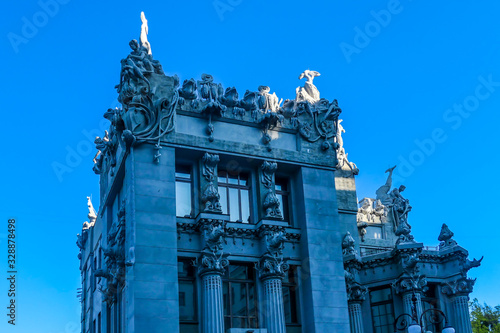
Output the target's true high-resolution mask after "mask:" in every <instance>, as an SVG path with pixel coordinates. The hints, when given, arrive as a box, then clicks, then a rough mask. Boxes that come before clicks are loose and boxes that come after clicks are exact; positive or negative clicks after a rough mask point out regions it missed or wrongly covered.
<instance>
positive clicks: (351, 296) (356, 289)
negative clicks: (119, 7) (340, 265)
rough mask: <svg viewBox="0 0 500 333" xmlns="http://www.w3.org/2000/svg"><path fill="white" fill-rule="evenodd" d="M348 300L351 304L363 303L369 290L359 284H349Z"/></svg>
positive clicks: (347, 286) (347, 287)
mask: <svg viewBox="0 0 500 333" xmlns="http://www.w3.org/2000/svg"><path fill="white" fill-rule="evenodd" d="M346 289H347V300H348V301H349V302H363V301H364V300H365V299H366V294H367V293H368V288H366V287H363V286H362V285H361V284H359V283H357V282H352V283H347V285H346Z"/></svg>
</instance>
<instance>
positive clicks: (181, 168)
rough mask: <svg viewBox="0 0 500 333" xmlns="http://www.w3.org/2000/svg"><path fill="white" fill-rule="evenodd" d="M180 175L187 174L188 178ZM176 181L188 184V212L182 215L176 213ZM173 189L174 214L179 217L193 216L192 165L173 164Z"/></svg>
mask: <svg viewBox="0 0 500 333" xmlns="http://www.w3.org/2000/svg"><path fill="white" fill-rule="evenodd" d="M181 174H182V175H187V174H189V178H187V177H183V176H181ZM177 183H187V184H189V201H190V202H189V206H190V208H191V209H190V213H189V214H186V215H184V216H179V215H177V199H178V198H177ZM175 191H176V196H175V216H176V217H180V218H193V213H194V210H193V204H194V200H193V193H194V191H193V167H192V165H186V164H176V165H175Z"/></svg>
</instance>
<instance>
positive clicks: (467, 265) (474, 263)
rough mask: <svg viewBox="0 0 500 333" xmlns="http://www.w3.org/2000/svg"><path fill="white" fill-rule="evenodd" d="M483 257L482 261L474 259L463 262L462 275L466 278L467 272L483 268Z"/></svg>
mask: <svg viewBox="0 0 500 333" xmlns="http://www.w3.org/2000/svg"><path fill="white" fill-rule="evenodd" d="M483 258H484V256H483V257H481V259H479V260H477V259H476V258H474V259H473V260H468V259H466V260H465V261H463V262H462V274H463V275H464V276H466V275H467V272H468V271H470V270H471V269H472V268H476V267H479V266H481V261H483Z"/></svg>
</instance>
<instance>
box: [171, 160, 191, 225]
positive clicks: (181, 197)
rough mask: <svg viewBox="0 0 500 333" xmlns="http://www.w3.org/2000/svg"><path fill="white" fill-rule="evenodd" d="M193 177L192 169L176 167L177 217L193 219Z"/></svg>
mask: <svg viewBox="0 0 500 333" xmlns="http://www.w3.org/2000/svg"><path fill="white" fill-rule="evenodd" d="M191 183H192V176H191V168H189V167H182V166H176V167H175V208H176V209H175V215H176V216H179V217H191V215H192V209H191V208H192V199H191V198H192V190H191Z"/></svg>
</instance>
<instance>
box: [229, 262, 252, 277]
mask: <svg viewBox="0 0 500 333" xmlns="http://www.w3.org/2000/svg"><path fill="white" fill-rule="evenodd" d="M229 277H230V279H231V280H248V266H236V265H229Z"/></svg>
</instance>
